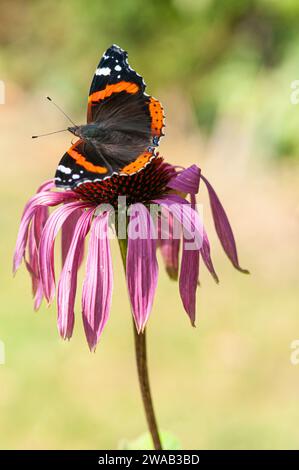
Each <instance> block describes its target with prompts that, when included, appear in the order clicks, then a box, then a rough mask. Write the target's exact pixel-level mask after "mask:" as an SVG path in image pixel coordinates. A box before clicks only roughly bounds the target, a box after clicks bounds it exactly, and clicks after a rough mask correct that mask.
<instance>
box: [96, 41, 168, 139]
mask: <svg viewBox="0 0 299 470" xmlns="http://www.w3.org/2000/svg"><path fill="white" fill-rule="evenodd" d="M145 87H146V85H145V83H144V80H143V78H142V77H141V76H140V75H139V74H138V73H137V72H135V70H133V69H132V67H130V65H129V63H128V54H127V52H126V51H124V50H123V49H121V48H120V47H118V46H116V45H113V46H111V47H109V48H108V49H107V51H106V52H105V53H104V55H103V57H102V58H101V60H100V62H99V65H98V67H97V69H96V72H95V75H94V77H93V80H92V83H91V87H90V92H89V98H88V110H87V122H102V123H105V124H107V127H109V126H115V125H116V126H118V128H119V129H120V130H123V131H124V132H129V133H135V132H136V133H137V134H138V135H140V134H143V135H144V136H146V139H145V140H146V142H145V143H146V144H147V143H149V144H150V145H153V146H157V145H158V144H159V139H160V137H161V136H162V135H163V127H164V115H163V107H162V105H161V103H160V102H159V101H158V100H156V99H155V98H153V97H150V96H148V95H147V94H146V93H145Z"/></svg>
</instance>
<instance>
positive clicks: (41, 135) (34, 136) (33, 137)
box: [32, 129, 68, 139]
mask: <svg viewBox="0 0 299 470" xmlns="http://www.w3.org/2000/svg"><path fill="white" fill-rule="evenodd" d="M66 131H68V129H62V130H61V131H54V132H47V134H40V135H33V136H32V139H37V138H38V137H45V136H46V135H52V134H58V132H66Z"/></svg>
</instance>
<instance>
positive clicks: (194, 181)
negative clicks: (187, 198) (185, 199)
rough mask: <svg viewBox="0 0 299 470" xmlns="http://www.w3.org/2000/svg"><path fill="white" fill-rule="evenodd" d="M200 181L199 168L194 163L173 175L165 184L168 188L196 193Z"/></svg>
mask: <svg viewBox="0 0 299 470" xmlns="http://www.w3.org/2000/svg"><path fill="white" fill-rule="evenodd" d="M199 181H200V169H199V168H198V166H196V165H192V166H190V167H189V168H187V169H186V170H183V171H181V172H180V173H178V174H177V175H176V176H175V177H173V178H172V179H171V180H170V182H169V183H168V184H167V186H168V188H171V189H175V190H176V191H179V192H182V193H187V194H197V193H198V188H199Z"/></svg>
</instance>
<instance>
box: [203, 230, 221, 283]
mask: <svg viewBox="0 0 299 470" xmlns="http://www.w3.org/2000/svg"><path fill="white" fill-rule="evenodd" d="M200 254H201V256H202V259H203V262H204V263H205V265H206V268H207V269H208V270H209V272H210V273H211V275H212V276H213V278H214V280H215V281H216V282H217V284H218V283H219V278H218V276H217V274H216V271H215V269H214V265H213V262H212V258H211V248H210V242H209V239H208V235H207V232H206V231H205V229H204V230H203V242H202V247H201V249H200Z"/></svg>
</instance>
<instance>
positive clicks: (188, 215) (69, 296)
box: [14, 156, 246, 448]
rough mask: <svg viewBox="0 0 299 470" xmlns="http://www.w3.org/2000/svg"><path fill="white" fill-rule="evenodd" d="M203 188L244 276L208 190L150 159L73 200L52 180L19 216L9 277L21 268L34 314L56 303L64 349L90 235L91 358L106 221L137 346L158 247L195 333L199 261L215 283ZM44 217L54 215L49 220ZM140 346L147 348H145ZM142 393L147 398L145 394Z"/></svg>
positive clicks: (86, 288) (108, 282) (102, 284)
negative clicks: (202, 211)
mask: <svg viewBox="0 0 299 470" xmlns="http://www.w3.org/2000/svg"><path fill="white" fill-rule="evenodd" d="M200 180H202V181H203V182H204V183H205V184H206V186H207V189H208V192H209V198H210V204H211V209H212V214H213V218H214V223H215V229H216V232H217V235H218V237H219V239H220V242H221V244H222V246H223V249H224V251H225V253H226V254H227V256H228V257H229V259H230V260H231V262H232V264H233V265H234V267H235V268H237V269H238V270H240V271H242V272H246V271H245V270H243V269H241V267H240V265H239V262H238V256H237V250H236V244H235V240H234V236H233V232H232V229H231V227H230V224H229V221H228V218H227V216H226V213H225V211H224V209H223V207H222V205H221V203H220V201H219V199H218V197H217V195H216V193H215V191H214V190H213V188H212V186H211V185H210V183H209V182H208V181H207V179H206V178H205V177H204V176H203V175H201V172H200V169H199V168H198V167H197V166H196V165H193V166H191V167H189V168H187V169H184V170H182V169H177V168H176V167H174V166H172V165H170V164H168V163H165V162H164V161H163V159H162V158H161V157H158V156H157V157H156V158H154V159H153V160H152V161H151V162H150V163H149V164H148V165H147V166H146V167H145V168H144V169H143V170H142V171H140V172H138V173H136V174H134V175H131V176H129V175H122V176H119V175H114V176H112V177H111V178H109V179H107V180H103V181H101V182H97V183H85V184H82V185H81V186H78V187H77V188H76V189H75V190H73V191H70V190H67V191H60V190H56V189H55V185H54V182H53V181H52V180H51V181H48V182H46V183H44V184H43V185H42V186H41V187H40V188H39V189H38V191H37V193H36V194H35V195H34V196H33V197H32V198H31V199H30V200H29V202H28V203H27V205H26V207H25V209H24V213H23V216H22V220H21V224H20V229H19V234H18V238H17V244H16V250H15V255H14V272H15V271H16V270H17V269H18V267H19V265H20V264H21V262H22V260H23V259H24V261H25V265H26V267H27V269H28V271H29V273H30V276H31V279H32V289H33V295H34V308H35V309H38V308H39V306H40V304H41V301H42V299H43V297H44V298H45V299H46V301H47V302H48V303H50V302H51V301H52V300H53V298H54V296H55V294H56V297H57V310H58V330H59V332H60V335H61V336H62V338H63V339H69V338H70V337H71V336H72V332H73V328H74V320H75V315H74V304H75V297H76V289H77V272H78V269H79V267H80V264H81V262H82V259H83V256H84V241H85V239H86V237H87V235H88V233H89V232H90V236H89V241H88V250H87V259H86V267H85V279H84V283H83V291H82V316H83V325H84V330H85V334H86V338H87V342H88V345H89V348H90V349H91V350H95V348H96V345H97V343H98V341H99V338H100V335H101V333H102V331H103V328H104V326H105V324H106V322H107V320H108V317H109V313H110V305H111V298H112V290H113V269H112V262H111V253H110V242H109V237H110V236H111V224H112V223H113V217H112V215H113V214H114V218H115V217H116V218H115V224H114V225H115V227H116V229H117V233H118V238H119V241H120V247H121V252H122V255H123V260H124V263H125V271H126V280H127V287H128V292H129V297H130V302H131V308H132V314H133V317H134V321H135V325H136V336H135V340H136V338H137V337H138V336H140V337H143V341H145V339H144V338H145V337H144V334H142V333H143V332H144V329H145V325H146V323H147V320H148V317H149V314H150V311H151V308H152V304H153V300H154V295H155V289H156V286H157V281H158V264H157V257H156V251H157V247H158V248H159V249H160V250H161V253H162V257H163V259H164V261H165V265H166V269H167V272H168V274H169V276H170V277H171V278H172V279H177V278H179V289H180V295H181V298H182V302H183V306H184V309H185V310H186V312H187V314H188V316H189V318H190V320H191V323H192V325H194V324H195V306H196V289H197V286H198V282H199V263H200V258H202V260H203V262H204V264H205V265H206V267H207V269H208V270H209V271H210V273H211V274H212V276H213V277H214V279H215V280H216V281H217V282H218V277H217V274H216V272H215V269H214V267H213V263H212V260H211V254H210V245H209V240H208V237H207V234H206V231H205V229H204V227H203V224H202V221H201V218H200V215H199V214H198V212H197V210H196V200H195V197H196V194H197V193H198V189H199V183H200ZM124 196H125V197H126V204H127V206H128V207H129V209H128V210H127V211H126V210H125V209H126V207H125V208H124V207H122V206H121V207H120V205H119V201H120V199H122V198H120V197H124ZM188 198H189V200H188ZM153 204H154V205H156V206H155V208H156V209H157V208H158V214H157V216H156V217H155V216H154V215H155V213H154V212H153V211H152V210H151V209H152V205H153ZM58 206H59V207H58ZM50 207H56V209H55V210H54V211H53V212H52V213H51V214H50V213H49V208H50ZM156 212H157V211H156ZM60 230H61V231H62V270H61V274H60V278H59V281H58V285H57V291H56V282H55V269H54V243H55V238H56V236H57V235H58V233H59V231H60ZM120 232H121V234H120ZM126 232H128V234H127V236H126ZM109 233H110V235H109ZM180 245H181V250H180ZM180 251H181V257H180V262H179V253H180ZM179 265H180V266H179ZM136 341H137V342H136V348H137V350H138V348H139V349H140V344H141V343H139V346H138V340H136ZM143 346H144V348H145V343H144V345H143ZM139 352H140V351H139ZM138 361H139V362H138ZM137 364H138V370H139V373H140V374H141V375H142V373H143V375H144V374H145V375H146V377H147V371H146V370H143V371H142V364H141V365H140V359H138V357H137ZM145 369H146V366H145ZM144 386H145V388H146V386H148V384H147V385H146V384H145V385H144ZM141 387H142V384H141ZM143 392H145V391H144V390H143ZM145 405H146V403H145ZM146 406H147V405H146ZM150 415H151V413H150V412H148V411H147V418H148V421H149V425H150V428H151V427H152V428H153V427H155V423H153V422H152V423H150V420H151V419H152V420H153V419H154V415H153V411H152V416H150ZM151 432H152V429H151ZM152 434H153V432H152ZM153 439H154V441H155V439H156V443H155V446H156V448H158V447H159V436H158V434H157V433H156V438H155V436H153ZM157 442H158V443H157ZM160 447H161V446H160Z"/></svg>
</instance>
